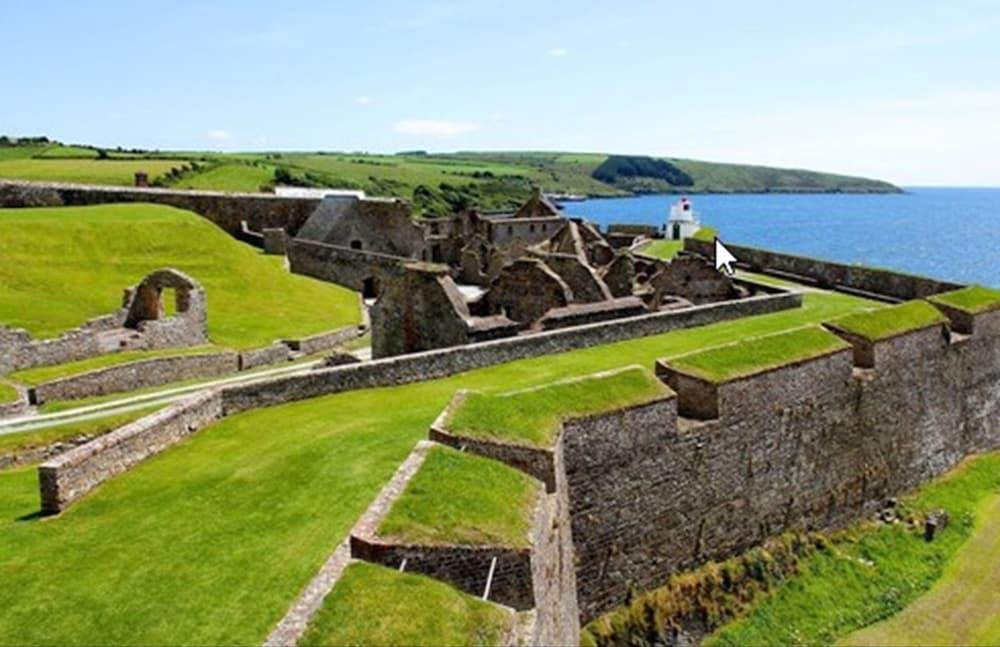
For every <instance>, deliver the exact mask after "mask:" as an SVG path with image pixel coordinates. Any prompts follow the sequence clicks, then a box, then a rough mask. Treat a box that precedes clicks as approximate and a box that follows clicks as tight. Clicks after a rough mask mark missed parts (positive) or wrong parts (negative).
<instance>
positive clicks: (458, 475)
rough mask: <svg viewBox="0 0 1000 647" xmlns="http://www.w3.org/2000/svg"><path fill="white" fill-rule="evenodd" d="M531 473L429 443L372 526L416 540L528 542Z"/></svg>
mask: <svg viewBox="0 0 1000 647" xmlns="http://www.w3.org/2000/svg"><path fill="white" fill-rule="evenodd" d="M536 495H537V487H536V485H535V481H534V479H532V478H531V477H529V476H528V475H526V474H525V473H524V472H521V471H519V470H516V469H514V468H513V467H509V466H507V465H505V464H504V463H501V462H499V461H495V460H491V459H488V458H483V457H481V456H476V455H474V454H465V453H462V452H459V451H458V450H455V449H452V448H450V447H443V446H442V447H434V448H433V449H431V451H430V452H428V454H427V458H426V459H425V460H424V463H423V465H421V466H420V470H419V471H418V472H417V473H416V474H414V475H413V478H412V479H410V482H409V483H407V485H406V489H405V490H404V491H403V494H402V495H400V497H399V498H398V499H396V501H395V503H394V504H393V506H392V508H390V510H389V513H388V514H387V515H386V517H385V519H383V520H382V523H381V524H380V525H379V527H378V534H379V535H380V536H381V537H385V538H390V539H392V540H397V541H401V542H403V543H416V544H467V545H472V544H474V545H494V546H496V545H501V546H511V547H514V548H527V547H528V546H529V540H528V534H529V532H530V530H531V512H532V508H533V505H534V502H535V496H536Z"/></svg>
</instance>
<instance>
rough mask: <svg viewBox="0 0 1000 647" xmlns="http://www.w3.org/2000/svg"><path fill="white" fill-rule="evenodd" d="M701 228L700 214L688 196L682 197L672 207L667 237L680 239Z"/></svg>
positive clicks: (668, 220) (691, 234)
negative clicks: (696, 211)
mask: <svg viewBox="0 0 1000 647" xmlns="http://www.w3.org/2000/svg"><path fill="white" fill-rule="evenodd" d="M700 228H701V225H700V224H699V223H698V214H697V213H695V210H694V206H693V205H692V204H691V201H690V200H688V199H687V198H681V199H680V201H678V202H675V203H674V204H673V205H672V206H671V207H670V217H669V218H668V219H667V232H666V233H667V238H669V239H671V240H680V239H682V238H688V237H690V236H693V235H694V233H695V232H696V231H698V230H699V229H700Z"/></svg>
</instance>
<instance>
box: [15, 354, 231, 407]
mask: <svg viewBox="0 0 1000 647" xmlns="http://www.w3.org/2000/svg"><path fill="white" fill-rule="evenodd" d="M239 368H240V366H239V354H238V353H236V352H233V351H225V352H221V353H205V354H199V355H178V356H176V357H157V358H153V359H146V360H140V361H137V362H128V363H126V364H117V365H115V366H108V367H106V368H99V369H95V370H93V371H87V372H86V373H80V374H78V375H71V376H69V377H64V378H61V379H58V380H53V381H51V382H46V383H44V384H40V385H38V386H36V387H34V388H32V389H31V400H32V402H34V403H35V404H43V403H45V402H50V401H52V400H74V399H77V398H87V397H91V396H97V395H106V394H108V393H120V392H123V391H135V390H137V389H143V388H146V387H151V386H160V385H161V384H169V383H170V382H179V381H181V380H189V379H194V378H206V377H216V376H219V375H227V374H229V373H235V372H237V371H238V370H239Z"/></svg>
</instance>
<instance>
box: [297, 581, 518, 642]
mask: <svg viewBox="0 0 1000 647" xmlns="http://www.w3.org/2000/svg"><path fill="white" fill-rule="evenodd" d="M512 621H513V616H512V615H511V614H510V613H509V612H506V611H504V610H503V609H501V608H500V607H498V606H496V605H494V604H490V603H488V602H483V601H482V600H480V599H478V598H475V597H473V596H471V595H467V594H465V593H462V592H460V591H457V590H456V589H454V588H453V587H451V586H448V585H447V584H444V583H443V582H439V581H438V580H434V579H432V578H429V577H425V576H423V575H415V574H412V573H398V572H396V571H394V570H392V569H388V568H384V567H382V566H377V565H375V564H369V563H366V562H357V563H354V564H351V565H350V566H348V567H347V569H346V570H345V571H344V575H343V576H342V577H341V578H340V580H339V581H338V582H337V586H336V587H334V589H333V591H332V592H331V593H330V595H329V596H328V597H327V599H326V605H325V606H324V607H323V609H322V610H321V611H320V613H319V614H318V615H317V617H316V619H315V622H314V623H313V624H312V625H311V626H310V628H309V631H308V632H306V635H305V636H303V638H302V640H301V641H300V642H299V645H301V646H302V647H325V646H327V645H371V646H372V647H383V646H384V647H392V646H395V645H413V646H414V647H417V646H422V645H426V646H428V647H430V646H432V645H454V646H456V647H459V646H462V645H499V644H501V642H502V639H503V637H504V635H505V634H506V633H507V632H508V631H509V629H510V626H511V623H512Z"/></svg>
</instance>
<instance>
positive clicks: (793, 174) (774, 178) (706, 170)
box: [670, 159, 896, 193]
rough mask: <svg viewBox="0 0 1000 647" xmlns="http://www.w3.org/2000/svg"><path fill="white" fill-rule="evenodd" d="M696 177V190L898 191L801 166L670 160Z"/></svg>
mask: <svg viewBox="0 0 1000 647" xmlns="http://www.w3.org/2000/svg"><path fill="white" fill-rule="evenodd" d="M670 161H671V162H672V163H673V164H675V165H676V166H677V167H678V168H680V169H681V170H682V171H684V172H685V173H687V174H688V175H690V176H691V177H692V179H694V181H695V184H694V187H692V190H693V191H695V192H703V193H705V192H720V193H726V192H730V191H746V192H756V191H789V192H798V191H862V192H865V191H876V192H885V191H895V190H896V188H895V187H894V186H892V185H891V184H889V183H887V182H880V181H877V180H869V179H866V178H858V177H850V176H846V175H835V174H832V173H819V172H815V171H803V170H799V169H783V168H772V167H767V166H751V165H745V164H725V163H721V162H701V161H696V160H686V159H672V160H670Z"/></svg>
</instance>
